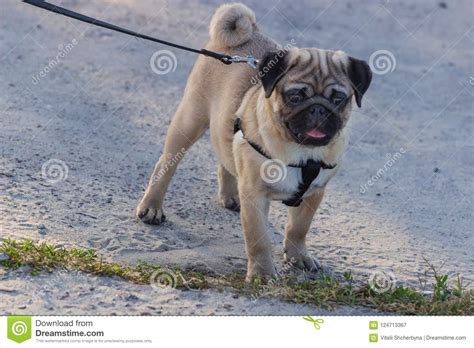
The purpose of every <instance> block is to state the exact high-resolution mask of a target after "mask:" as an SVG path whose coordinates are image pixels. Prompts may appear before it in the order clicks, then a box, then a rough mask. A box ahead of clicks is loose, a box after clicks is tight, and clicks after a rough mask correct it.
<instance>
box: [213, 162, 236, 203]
mask: <svg viewBox="0 0 474 348" xmlns="http://www.w3.org/2000/svg"><path fill="white" fill-rule="evenodd" d="M217 177H218V178H219V202H220V203H221V204H222V206H223V207H224V208H227V209H230V210H233V211H239V210H240V201H239V189H238V187H237V179H236V178H235V177H234V176H233V175H232V174H231V173H229V172H228V171H227V169H225V168H224V166H223V165H222V164H219V168H218V169H217Z"/></svg>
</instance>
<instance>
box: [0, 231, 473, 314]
mask: <svg viewBox="0 0 474 348" xmlns="http://www.w3.org/2000/svg"><path fill="white" fill-rule="evenodd" d="M0 253H3V254H5V255H6V256H7V258H6V259H5V260H3V261H0V265H2V266H3V267H5V268H8V269H17V268H19V267H21V266H30V267H31V273H32V274H33V275H37V274H39V273H40V272H42V271H46V272H52V271H53V270H55V269H71V270H80V271H83V272H86V273H90V274H95V275H98V276H107V277H112V276H117V277H120V278H122V279H125V280H127V281H130V282H133V283H136V284H154V285H158V286H166V285H169V286H173V287H176V288H178V289H185V288H186V289H215V290H223V289H229V290H231V291H234V292H237V293H240V294H242V295H245V296H248V297H251V298H252V299H255V300H257V299H259V298H265V297H273V298H279V299H283V300H285V301H288V302H292V303H300V304H310V305H316V306H319V307H322V308H329V309H330V308H334V307H335V306H338V305H343V304H345V305H358V306H364V307H369V308H373V309H378V310H381V311H387V312H397V313H399V314H404V315H473V314H474V290H473V289H471V290H467V289H466V287H465V285H464V284H463V282H462V278H461V277H460V276H457V278H456V279H454V284H453V285H452V286H451V285H449V279H448V276H447V275H445V274H442V273H440V272H439V269H436V268H435V267H433V266H432V265H430V269H431V273H432V279H433V280H434V282H433V283H432V284H431V288H432V291H431V292H427V291H424V292H420V291H419V290H417V289H415V288H410V287H403V286H398V287H394V288H390V289H388V290H386V291H385V292H381V291H375V290H376V289H375V290H374V289H373V288H371V287H370V286H369V284H362V285H356V283H355V281H354V278H353V276H352V273H351V272H345V273H344V274H343V278H342V279H338V278H336V277H331V276H328V275H325V274H321V275H319V276H318V277H317V278H316V279H311V280H303V281H296V280H295V279H293V278H290V277H280V278H277V279H271V280H269V281H263V280H262V279H259V278H256V279H254V280H253V281H252V282H250V283H246V282H245V279H244V276H243V275H239V274H232V275H229V276H225V277H212V276H207V275H205V274H203V273H201V272H191V271H184V270H182V269H180V268H178V267H175V268H171V269H170V268H164V267H161V266H158V265H153V264H150V263H146V262H140V263H138V264H137V265H135V266H123V265H120V264H118V263H114V262H109V261H106V260H104V259H103V258H102V257H100V256H99V255H97V253H96V252H95V251H94V250H87V249H79V248H65V247H61V246H55V245H52V244H48V243H45V242H41V243H40V242H34V241H32V240H22V241H16V240H12V239H6V240H4V241H3V242H2V244H0ZM428 282H429V278H428V272H425V274H424V278H420V284H421V285H422V289H423V290H425V289H426V288H427V287H428Z"/></svg>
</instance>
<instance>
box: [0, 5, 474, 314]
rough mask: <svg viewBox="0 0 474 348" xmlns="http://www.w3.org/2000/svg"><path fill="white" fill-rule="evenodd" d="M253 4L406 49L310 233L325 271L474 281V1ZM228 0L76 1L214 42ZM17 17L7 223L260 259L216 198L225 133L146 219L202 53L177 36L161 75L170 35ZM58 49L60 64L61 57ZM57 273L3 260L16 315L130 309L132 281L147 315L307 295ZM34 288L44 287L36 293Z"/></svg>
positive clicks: (108, 246) (306, 28)
mask: <svg viewBox="0 0 474 348" xmlns="http://www.w3.org/2000/svg"><path fill="white" fill-rule="evenodd" d="M59 2H60V1H59V0H58V1H56V3H59ZM244 2H245V3H247V4H248V5H249V6H251V7H252V8H253V9H254V10H255V12H256V14H257V19H258V21H259V25H260V27H261V29H262V30H263V31H264V32H266V33H268V34H269V35H271V36H272V37H274V38H275V39H276V40H277V41H279V42H280V43H282V44H283V45H284V44H285V43H288V42H290V41H291V40H292V39H293V40H295V41H296V43H297V45H298V46H301V47H304V46H316V47H324V48H337V49H343V50H345V51H346V52H348V53H349V54H351V55H353V56H356V57H359V58H363V59H366V60H369V57H371V56H373V54H374V52H376V51H380V50H388V51H389V53H390V54H391V55H393V59H392V60H391V62H390V65H389V69H388V70H389V71H388V72H387V73H384V74H375V75H374V79H373V84H372V86H371V88H370V89H369V92H368V93H367V96H366V97H365V100H364V105H363V108H362V109H360V110H356V111H355V113H354V114H353V117H352V120H353V122H352V124H351V128H352V138H351V143H350V147H349V149H348V151H347V152H346V154H345V157H344V162H343V167H342V169H341V170H340V172H339V174H338V175H337V176H336V178H335V179H334V180H333V181H332V182H331V183H330V184H329V186H328V189H327V195H326V197H325V200H324V202H323V204H322V206H321V208H320V209H319V211H318V213H317V216H316V217H315V219H314V222H313V225H312V228H311V232H310V234H309V237H308V238H309V240H308V245H309V249H310V251H311V252H312V253H314V254H315V255H317V256H318V257H319V259H320V261H321V262H322V264H323V266H324V267H325V269H326V271H327V272H329V273H334V274H341V273H342V272H344V271H347V270H351V271H352V272H353V274H354V275H355V278H356V279H357V280H358V281H361V282H363V281H367V279H368V277H369V276H370V275H371V274H373V273H374V272H392V273H393V276H394V279H393V281H396V282H397V284H410V285H416V284H417V282H418V275H419V274H420V272H422V271H423V270H424V269H426V264H425V263H424V261H423V260H424V258H426V259H428V260H430V261H431V262H434V263H435V264H437V265H440V264H444V267H443V271H444V272H446V273H449V274H450V275H454V274H456V273H461V274H462V275H463V276H464V278H465V279H466V281H473V280H474V274H473V268H474V267H473V266H474V256H473V253H472V249H473V245H474V240H473V236H472V204H471V197H472V195H473V185H472V172H473V165H474V159H473V156H472V146H473V144H472V138H471V135H472V130H473V129H472V128H473V127H472V126H473V123H472V120H473V119H472V116H473V99H472V97H473V95H474V77H473V76H472V74H473V62H474V52H473V49H472V47H473V40H474V29H473V28H472V16H473V14H474V13H473V12H474V11H473V8H472V4H471V3H470V1H469V0H465V1H456V2H453V3H451V2H447V5H443V3H441V4H440V3H439V1H417V2H413V1H396V2H386V3H385V2H382V1H358V2H357V5H355V4H352V3H353V2H350V1H337V2H335V1H323V0H321V1H309V0H308V1H297V2H295V1H283V0H282V1H276V2H274V1H256V0H252V1H244ZM218 3H219V2H218V1H210V0H202V1H169V2H165V1H159V0H156V1H151V0H146V1H140V2H137V1H131V0H129V1H127V0H122V1H119V0H116V1H112V0H106V1H87V2H81V1H73V0H67V1H62V4H63V5H64V6H66V7H68V8H71V9H75V10H77V11H79V12H82V13H86V14H89V15H92V16H96V17H98V18H101V19H104V20H107V21H110V22H113V23H116V24H118V25H122V26H125V27H128V28H131V29H135V30H137V31H141V32H144V33H148V34H151V35H155V36H159V37H162V38H166V39H169V40H173V41H175V42H179V43H182V44H188V45H191V46H194V47H201V46H203V44H204V43H205V42H206V40H207V25H208V23H209V20H210V17H211V16H212V14H213V11H214V9H215V7H216V6H217V5H218ZM351 4H352V5H351ZM0 28H1V29H0V48H1V49H0V54H1V62H0V80H1V84H0V88H1V93H0V108H1V117H0V190H1V191H0V192H1V195H0V209H1V215H0V233H1V234H0V237H14V238H18V239H19V238H25V237H28V238H34V239H36V240H48V241H50V242H55V243H58V244H62V245H74V246H78V247H83V248H93V249H96V250H98V251H99V252H100V253H102V254H104V255H106V256H107V257H108V258H110V259H112V260H114V261H118V262H121V263H124V264H134V263H136V262H137V261H138V260H146V261H151V262H156V263H160V264H169V265H180V266H181V267H184V268H187V269H196V270H202V271H205V272H208V273H218V274H221V273H230V272H244V271H245V264H246V260H245V253H244V244H243V239H242V233H241V227H240V222H239V216H238V214H236V213H233V212H230V211H227V210H224V209H222V208H221V207H220V206H219V205H218V203H217V199H216V192H217V180H216V165H217V164H216V160H215V158H214V156H213V154H212V149H211V146H210V142H209V137H208V135H206V136H204V137H203V139H201V140H200V141H199V142H198V143H197V144H196V145H195V146H194V147H193V148H192V149H191V150H190V151H189V152H188V153H187V155H186V157H185V159H184V160H183V161H182V163H181V164H180V167H179V169H178V171H177V174H176V176H175V178H174V181H173V183H172V185H171V187H170V190H169V194H168V196H167V199H166V201H165V212H166V215H167V217H168V222H167V223H165V224H164V225H162V226H158V227H157V226H147V225H144V224H142V223H140V222H138V221H137V220H136V219H135V217H134V209H135V206H136V204H137V202H138V200H139V199H140V198H141V195H142V193H143V191H144V188H145V185H146V183H147V180H148V177H149V175H150V174H151V171H152V168H153V165H154V163H155V161H156V160H157V159H158V157H159V155H160V153H161V151H162V147H163V142H164V139H165V132H166V129H167V126H168V124H169V121H170V119H171V117H172V114H173V112H174V110H175V109H176V106H177V104H178V103H179V100H180V97H181V96H182V92H183V88H184V85H185V81H186V78H187V75H188V74H189V71H190V69H191V67H192V64H193V61H194V59H195V56H194V55H192V54H190V53H186V52H183V51H177V50H174V49H171V51H172V52H173V53H174V54H175V55H176V57H177V66H176V69H175V70H174V71H171V72H169V73H168V74H165V75H158V74H156V73H154V72H153V70H152V69H151V66H150V58H151V57H152V55H153V53H154V52H156V51H157V50H161V49H167V48H166V47H162V46H159V45H155V44H153V43H149V42H144V41H141V40H137V39H134V38H132V37H128V36H124V35H121V34H118V33H112V32H109V31H106V30H102V29H99V28H96V27H93V26H90V25H87V24H83V23H79V22H76V21H73V20H70V19H67V18H63V17H60V16H58V15H54V14H49V13H46V12H44V11H41V10H39V9H35V8H32V7H30V6H27V5H25V4H22V3H20V2H19V1H13V0H9V1H5V4H4V5H3V6H2V11H0ZM66 51H67V52H66ZM64 52H66V53H64ZM58 57H59V58H58ZM51 62H55V63H57V64H54V66H53V67H52V68H49V66H51ZM374 64H375V63H374ZM380 69H381V70H383V68H380ZM380 72H382V71H379V73H380ZM58 161H60V162H58ZM55 163H59V164H60V171H59V173H60V176H59V179H62V180H60V181H59V182H56V183H52V182H51V180H50V179H51V176H48V175H46V176H45V175H43V174H45V173H43V174H42V168H43V169H45V170H46V174H47V170H48V168H49V169H52V172H54V164H55ZM66 172H67V175H66ZM50 174H51V173H50ZM369 180H371V181H370V182H369ZM271 222H272V226H271V231H270V233H271V234H272V238H273V241H274V245H275V248H274V253H275V255H274V257H275V260H276V261H278V266H279V267H281V261H280V260H281V259H282V247H281V245H282V244H281V243H282V239H283V237H282V231H283V227H284V224H285V222H286V211H285V207H284V206H283V205H282V204H281V203H278V202H275V203H274V204H273V205H272V209H271ZM469 250H471V252H469ZM41 277H42V278H39V279H40V280H35V279H33V278H32V277H29V276H27V275H26V273H21V272H20V273H3V274H2V276H1V278H0V296H1V297H2V301H0V312H1V313H4V312H8V313H10V312H18V311H22V312H25V313H28V312H29V313H31V312H34V313H35V314H38V313H44V312H47V311H48V310H49V309H48V308H49V307H51V306H53V307H55V308H57V310H56V311H55V314H60V313H74V314H79V313H86V312H87V313H90V314H94V313H100V314H107V313H126V312H127V311H128V310H129V308H130V306H129V304H130V301H129V300H127V299H126V297H127V296H132V302H134V301H135V303H133V305H132V307H133V313H135V314H140V313H142V312H143V313H144V312H149V313H151V314H159V313H161V314H191V313H196V314H210V313H216V314H219V313H220V314H243V313H250V314H283V313H285V314H298V313H301V312H304V311H305V310H306V309H303V310H301V308H302V307H295V306H294V305H289V304H283V303H280V302H278V301H267V300H261V302H260V301H259V302H256V303H255V302H252V301H250V300H248V299H235V298H233V297H232V294H228V293H223V294H218V293H213V292H208V291H206V292H203V293H202V294H195V293H193V294H190V293H189V292H180V291H176V290H170V291H169V292H168V293H166V294H165V295H162V296H161V295H160V296H156V295H155V294H154V293H153V292H150V289H149V287H140V286H136V285H132V284H127V283H124V282H122V281H119V280H116V279H97V278H94V277H89V276H87V275H83V274H77V275H71V274H64V275H61V277H62V279H61V280H60V281H59V282H57V283H56V284H61V286H58V287H57V288H56V289H55V290H54V291H53V292H48V291H46V290H44V291H43V290H42V288H41V284H42V283H43V281H41V280H42V279H43V278H44V279H47V278H48V277H52V276H51V275H49V276H48V275H43V276H41ZM52 281H54V280H52ZM471 286H472V284H471ZM88 289H94V290H93V291H92V290H91V291H89V290H88ZM31 291H33V292H35V293H38V294H39V295H38V296H39V299H40V300H39V301H33V302H32V301H27V300H26V299H27V298H28V296H29V295H28V294H31ZM66 291H68V292H69V294H75V296H71V297H70V298H74V300H69V301H70V303H68V300H67V299H66V300H61V296H63V294H64V293H65V292H66ZM12 294H13V295H12ZM135 297H137V298H138V299H139V300H135V299H134V298H135ZM4 298H5V299H6V300H5V301H4V300H3V299H4ZM91 298H92V299H93V300H92V301H91V300H90V299H91ZM61 301H65V302H61ZM91 302H92V303H94V307H90V306H91V305H90V303H91ZM61 303H64V305H61ZM226 304H228V305H229V306H230V307H229V306H228V308H227V309H226V308H225V305H226ZM68 306H73V307H71V308H70V307H68ZM149 307H153V308H154V309H150V308H149ZM358 310H360V309H358ZM360 311H362V310H360ZM335 313H341V314H347V313H352V312H351V309H350V308H349V309H348V308H345V309H344V308H342V309H341V310H340V312H335ZM361 313H362V312H361Z"/></svg>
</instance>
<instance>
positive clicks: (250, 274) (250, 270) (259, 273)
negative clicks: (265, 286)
mask: <svg viewBox="0 0 474 348" xmlns="http://www.w3.org/2000/svg"><path fill="white" fill-rule="evenodd" d="M276 276H277V272H276V268H275V265H274V264H273V262H272V261H271V260H270V261H268V260H260V261H256V260H254V261H249V262H248V265H247V277H246V278H245V281H247V282H251V281H252V280H253V279H254V278H256V277H260V278H261V279H263V280H269V279H271V278H273V277H276Z"/></svg>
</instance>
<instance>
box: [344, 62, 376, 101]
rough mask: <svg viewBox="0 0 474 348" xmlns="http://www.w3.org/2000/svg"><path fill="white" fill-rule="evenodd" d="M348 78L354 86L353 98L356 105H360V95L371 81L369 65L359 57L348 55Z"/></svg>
mask: <svg viewBox="0 0 474 348" xmlns="http://www.w3.org/2000/svg"><path fill="white" fill-rule="evenodd" d="M348 74H349V79H350V80H351V82H352V87H354V93H355V99H356V103H357V106H358V107H361V106H362V96H363V95H364V93H365V92H366V91H367V89H368V88H369V86H370V81H372V71H370V67H369V65H368V64H367V63H366V62H365V61H363V60H360V59H356V58H352V57H349V68H348Z"/></svg>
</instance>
